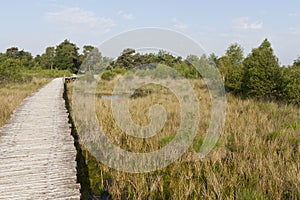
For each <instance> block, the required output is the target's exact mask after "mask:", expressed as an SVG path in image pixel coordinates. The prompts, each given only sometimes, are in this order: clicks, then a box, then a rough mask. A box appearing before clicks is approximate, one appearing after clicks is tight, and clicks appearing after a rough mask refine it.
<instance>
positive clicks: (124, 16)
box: [118, 10, 135, 20]
mask: <svg viewBox="0 0 300 200" xmlns="http://www.w3.org/2000/svg"><path fill="white" fill-rule="evenodd" d="M118 15H120V16H121V17H122V18H123V19H126V20H134V19H135V18H134V16H133V14H131V13H126V12H124V11H122V10H120V11H119V12H118Z"/></svg>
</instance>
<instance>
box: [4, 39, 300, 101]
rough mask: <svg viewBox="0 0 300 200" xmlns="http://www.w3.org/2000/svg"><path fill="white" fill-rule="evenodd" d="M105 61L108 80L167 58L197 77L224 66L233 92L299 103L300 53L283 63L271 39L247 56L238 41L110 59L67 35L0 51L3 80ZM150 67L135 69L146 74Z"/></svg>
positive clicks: (92, 67)
mask: <svg viewBox="0 0 300 200" xmlns="http://www.w3.org/2000/svg"><path fill="white" fill-rule="evenodd" d="M90 53H92V55H93V57H94V58H93V59H92V60H91V59H86V58H87V57H88V56H89V55H90ZM103 61H105V62H107V63H108V64H107V66H108V67H107V70H106V71H105V72H104V73H103V74H102V78H103V79H106V80H110V79H112V78H113V77H114V76H116V75H117V74H124V73H125V72H126V71H128V70H131V69H134V68H136V67H137V66H144V65H146V64H147V67H148V69H147V70H151V66H152V68H159V66H160V64H163V65H167V66H169V67H172V68H174V69H175V70H176V71H177V72H179V73H180V74H181V75H182V76H184V77H186V78H194V79H197V78H201V74H200V73H199V71H198V70H197V67H200V68H201V67H202V68H209V67H211V68H215V69H218V70H219V71H220V73H221V76H222V78H223V80H224V83H225V87H226V90H227V91H228V92H231V93H233V94H235V95H238V96H241V97H251V98H257V99H263V100H273V101H282V102H288V103H294V104H300V58H298V59H296V60H295V61H294V62H293V64H292V65H291V66H280V64H279V60H278V58H277V57H276V55H275V54H274V51H273V49H272V46H271V43H270V42H269V41H268V40H267V39H265V40H264V41H263V42H262V44H261V45H260V46H259V47H257V48H254V49H252V51H251V53H250V54H248V55H247V56H244V52H243V48H242V47H241V46H240V45H239V44H232V45H230V46H229V47H228V48H227V50H226V52H225V55H223V56H221V57H217V56H216V55H215V54H210V55H209V56H206V55H205V54H204V55H199V57H198V56H197V55H189V56H187V57H186V58H185V59H183V58H182V57H175V56H173V55H172V54H170V53H168V52H165V51H159V52H158V53H146V54H141V53H138V52H136V51H135V50H134V49H130V48H128V49H124V50H123V52H122V53H121V54H120V56H119V57H118V58H116V59H115V60H112V59H111V58H103V57H102V55H101V53H100V51H99V50H98V49H97V48H95V47H94V46H91V45H86V46H84V47H83V51H82V53H81V54H80V53H79V48H78V47H77V45H76V44H74V43H72V42H70V41H69V40H64V41H63V42H61V43H60V44H58V45H57V46H56V47H51V46H50V47H47V48H46V49H45V52H44V53H43V54H41V55H36V56H35V57H33V56H32V54H31V53H30V52H27V51H24V50H19V49H18V48H17V47H11V48H9V49H7V50H6V52H5V53H0V83H3V82H9V81H13V80H18V81H20V80H26V76H25V77H24V76H23V75H22V73H21V72H22V70H24V69H25V70H68V71H70V72H71V73H78V70H79V68H80V66H81V64H82V63H83V62H86V63H85V65H88V69H85V71H89V70H94V71H97V66H100V64H99V63H103ZM88 62H90V63H88ZM155 64H158V65H155ZM149 66H150V67H149ZM195 66H196V67H195ZM147 70H140V71H138V72H137V73H139V74H140V75H147V74H146V73H147ZM161 70H162V71H161V72H159V73H158V75H159V76H165V75H166V73H169V72H166V71H163V68H162V69H161ZM85 71H84V72H83V73H85ZM169 75H170V74H169Z"/></svg>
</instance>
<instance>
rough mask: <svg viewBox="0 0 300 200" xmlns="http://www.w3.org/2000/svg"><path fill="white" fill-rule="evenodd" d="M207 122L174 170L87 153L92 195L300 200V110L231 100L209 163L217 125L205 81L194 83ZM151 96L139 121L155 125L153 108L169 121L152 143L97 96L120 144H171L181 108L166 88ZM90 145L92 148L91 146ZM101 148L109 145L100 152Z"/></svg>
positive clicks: (136, 114) (108, 85)
mask: <svg viewBox="0 0 300 200" xmlns="http://www.w3.org/2000/svg"><path fill="white" fill-rule="evenodd" d="M192 84H193V87H194V89H195V92H196V96H197V98H198V100H199V110H200V112H201V113H200V116H201V121H200V123H199V130H198V133H197V136H196V138H195V140H194V143H193V145H192V146H191V148H190V149H189V150H188V151H187V152H186V154H184V155H183V156H182V157H181V158H180V159H178V160H177V161H176V162H174V163H172V164H171V165H169V166H168V167H166V168H164V169H162V170H159V171H156V172H151V173H144V174H129V173H124V172H120V171H117V170H114V169H111V168H108V167H106V166H105V165H103V164H101V163H99V162H97V161H96V160H95V159H94V158H93V156H92V155H90V154H89V152H86V151H83V152H84V153H85V158H86V162H87V166H88V172H89V179H90V187H91V191H92V192H93V193H94V194H96V195H99V196H101V195H102V197H104V196H110V197H112V198H113V199H300V148H299V145H300V112H299V108H297V107H294V106H292V105H277V104H275V103H262V102H256V101H253V100H241V99H239V98H236V97H233V96H231V95H230V94H228V95H227V100H228V103H227V116H226V125H225V128H224V130H223V133H222V135H221V137H220V139H219V141H218V143H217V145H216V147H215V148H214V149H213V150H212V152H210V153H209V154H208V155H207V156H206V157H205V158H203V159H199V158H198V157H197V153H196V152H197V151H199V149H200V146H201V144H202V141H203V137H204V135H205V132H206V129H207V127H208V124H209V120H210V105H211V103H210V97H209V93H208V91H207V89H206V88H205V86H204V85H203V83H202V82H201V81H199V80H194V81H192ZM112 86H113V82H102V83H101V84H100V85H99V89H98V92H99V93H102V92H103V93H110V92H111V91H112V88H113V87H112ZM148 87H150V88H144V90H146V91H149V89H150V90H151V92H150V93H149V95H146V96H143V97H138V98H133V99H131V104H130V112H131V115H132V119H133V120H134V121H135V122H136V123H137V124H140V125H146V124H147V123H149V118H148V109H149V106H151V105H153V104H154V103H159V104H161V105H163V106H164V107H165V109H166V110H167V111H168V117H167V122H166V124H165V126H164V128H163V130H162V131H161V132H160V133H158V134H157V135H156V136H154V137H152V138H150V139H147V140H146V141H145V140H142V139H136V138H134V137H131V136H128V135H127V134H125V133H123V132H122V131H121V130H120V128H119V127H118V126H117V125H116V124H115V121H114V119H113V116H112V112H111V104H110V100H107V99H101V98H97V116H98V119H99V122H100V124H101V126H102V128H103V130H104V132H105V134H106V135H107V137H109V138H110V139H111V141H113V142H114V143H115V144H116V145H118V146H120V147H122V148H124V149H127V150H130V151H133V152H149V151H153V150H156V149H159V148H161V147H162V146H164V145H166V144H167V143H168V142H169V141H170V140H171V139H172V138H173V136H174V134H175V133H176V130H177V129H178V127H179V123H180V113H179V106H180V105H179V104H178V101H177V100H176V97H175V96H174V95H173V94H172V93H171V92H170V91H169V90H168V89H166V88H161V87H153V86H148ZM83 148H84V147H83ZM99 148H101V147H99Z"/></svg>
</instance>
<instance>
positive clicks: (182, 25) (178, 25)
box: [172, 17, 188, 31]
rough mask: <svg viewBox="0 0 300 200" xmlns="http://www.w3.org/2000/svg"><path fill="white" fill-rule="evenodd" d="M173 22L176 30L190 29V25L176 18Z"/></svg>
mask: <svg viewBox="0 0 300 200" xmlns="http://www.w3.org/2000/svg"><path fill="white" fill-rule="evenodd" d="M172 22H173V26H174V27H175V28H176V29H179V30H181V31H184V30H185V29H187V28H188V25H187V24H185V23H183V22H181V21H179V20H178V19H177V18H176V17H174V18H173V19H172Z"/></svg>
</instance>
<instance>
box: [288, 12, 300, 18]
mask: <svg viewBox="0 0 300 200" xmlns="http://www.w3.org/2000/svg"><path fill="white" fill-rule="evenodd" d="M289 16H290V17H298V16H300V12H294V13H289Z"/></svg>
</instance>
